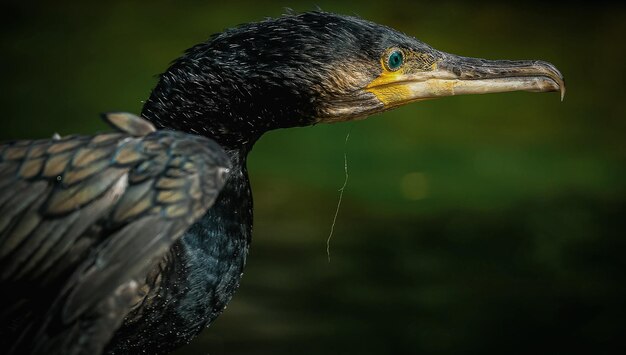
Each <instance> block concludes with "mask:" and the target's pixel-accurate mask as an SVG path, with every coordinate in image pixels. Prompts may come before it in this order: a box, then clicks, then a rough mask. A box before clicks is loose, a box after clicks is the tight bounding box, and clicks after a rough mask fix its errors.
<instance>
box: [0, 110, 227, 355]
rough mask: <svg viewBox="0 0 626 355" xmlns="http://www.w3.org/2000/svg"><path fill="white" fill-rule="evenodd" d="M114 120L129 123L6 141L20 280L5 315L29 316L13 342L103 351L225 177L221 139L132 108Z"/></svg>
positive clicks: (0, 236) (2, 180)
mask: <svg viewBox="0 0 626 355" xmlns="http://www.w3.org/2000/svg"><path fill="white" fill-rule="evenodd" d="M108 121H109V123H111V124H112V125H113V126H114V127H115V128H117V129H118V131H119V132H116V133H105V134H100V135H96V136H93V137H87V136H70V137H65V138H63V139H60V140H58V139H57V140H40V141H17V142H12V143H9V144H7V145H4V146H0V212H1V213H2V214H1V215H0V267H1V268H2V269H1V270H2V271H1V272H0V286H2V289H3V290H13V292H14V293H5V294H4V295H3V296H2V297H4V298H5V299H9V300H10V301H11V304H13V305H14V306H13V307H11V310H10V311H9V312H7V314H4V313H3V314H2V315H0V317H8V319H5V318H2V319H0V327H1V324H3V323H5V324H18V325H19V327H18V328H16V329H17V330H16V331H15V332H14V333H12V339H22V340H21V341H18V343H16V344H14V346H13V347H12V351H13V352H14V353H18V352H23V351H27V352H28V351H31V352H37V351H39V350H43V349H45V352H46V353H49V354H61V353H68V354H87V353H89V354H90V355H93V354H98V353H100V352H101V351H102V347H100V348H98V346H97V344H102V346H104V344H106V341H108V339H110V337H111V336H112V335H113V332H114V331H115V329H117V327H119V325H120V324H121V322H122V320H123V318H124V316H125V315H126V314H127V313H128V311H130V309H131V308H132V307H133V305H135V304H136V303H137V297H138V296H139V295H140V294H141V292H143V291H140V290H139V287H138V285H140V284H142V283H145V279H146V277H148V275H149V274H153V273H154V272H152V271H151V268H153V267H154V266H155V265H156V264H158V262H159V261H160V260H161V259H162V258H163V257H164V254H165V253H166V252H167V251H168V250H169V248H170V247H171V246H172V245H173V243H174V242H175V241H176V240H177V239H178V238H179V237H180V236H181V235H182V234H183V233H184V232H185V230H186V229H187V228H188V227H189V226H190V225H191V224H192V223H194V222H195V221H196V220H197V219H198V218H199V217H200V216H201V215H202V214H204V213H205V212H206V210H207V209H208V208H209V207H210V206H211V204H212V203H213V201H214V200H215V198H216V197H217V194H218V192H219V190H220V189H221V187H222V186H223V183H224V181H225V176H226V173H227V169H228V167H229V166H230V163H229V162H228V158H227V156H226V154H225V153H224V151H223V150H222V149H221V148H220V147H219V146H218V145H217V144H216V143H214V142H212V141H210V140H208V139H206V138H202V137H198V136H191V135H187V134H183V133H180V132H172V131H155V130H154V127H152V125H151V124H149V123H147V122H146V121H144V120H142V119H140V118H138V117H136V116H132V115H130V114H121V113H116V114H114V117H113V118H112V119H109V120H108ZM153 277H154V276H153ZM36 286H39V287H41V288H42V289H41V292H37V293H36V294H33V293H32V292H31V293H26V292H25V290H26V289H29V288H32V287H36ZM34 309H39V312H35V311H33V310H34ZM18 315H19V317H18ZM11 317H14V318H18V319H17V320H15V319H12V318H11ZM0 332H2V331H1V330H0ZM3 337H4V334H3ZM33 339H35V340H36V341H35V342H33Z"/></svg>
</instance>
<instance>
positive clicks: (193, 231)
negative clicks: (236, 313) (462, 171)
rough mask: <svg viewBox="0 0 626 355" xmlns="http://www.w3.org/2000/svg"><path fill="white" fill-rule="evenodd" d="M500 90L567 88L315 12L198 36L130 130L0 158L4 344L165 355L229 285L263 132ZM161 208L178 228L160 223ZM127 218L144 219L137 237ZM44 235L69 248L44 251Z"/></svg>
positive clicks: (197, 328)
mask: <svg viewBox="0 0 626 355" xmlns="http://www.w3.org/2000/svg"><path fill="white" fill-rule="evenodd" d="M509 91H530V92H552V91H557V92H560V93H561V100H562V99H563V95H564V94H565V83H564V79H563V76H562V75H561V73H560V72H559V71H558V69H557V68H556V67H555V66H554V65H553V64H551V63H549V62H545V61H541V60H487V59H480V58H470V57H464V56H459V55H454V54H450V53H446V52H443V51H440V50H437V49H435V48H433V47H431V46H430V45H428V44H426V43H424V42H421V41H419V40H418V39H416V38H414V37H412V36H410V35H407V34H404V33H401V32H399V31H396V30H394V29H392V28H390V27H387V26H384V25H380V24H376V23H373V22H370V21H368V20H365V19H362V18H359V17H356V16H346V15H339V14H334V13H330V12H324V11H321V10H317V11H309V12H303V13H295V12H289V13H287V14H284V15H282V16H279V17H276V18H267V19H264V20H261V21H258V22H252V23H247V24H242V25H239V26H236V27H233V28H230V29H227V30H224V31H223V32H221V33H218V34H215V35H213V36H211V37H210V38H209V39H208V40H207V41H205V42H203V43H200V44H197V45H195V46H193V47H191V48H189V49H188V50H187V51H186V52H185V53H184V54H183V55H182V56H181V57H180V58H178V59H176V60H175V61H174V62H172V64H171V65H170V66H169V67H168V68H167V70H166V71H165V72H164V73H162V74H161V75H160V76H159V78H158V82H157V84H156V87H155V88H154V89H153V91H152V92H151V94H150V96H149V98H148V99H147V100H146V102H145V104H144V106H143V109H142V112H141V117H137V116H133V115H131V114H126V113H112V114H109V115H105V116H104V117H105V120H107V121H108V122H110V123H112V125H113V126H114V128H116V130H117V131H118V132H116V133H102V134H98V135H95V136H93V137H85V136H70V137H67V138H61V139H60V140H59V138H56V139H52V140H41V141H17V142H13V143H8V144H6V145H3V146H2V147H1V148H0V196H1V198H0V209H1V211H3V214H2V215H0V265H2V268H1V269H0V270H1V276H2V279H1V280H0V282H1V284H2V289H3V294H4V295H3V296H2V297H3V298H4V299H3V305H4V306H3V307H5V309H4V310H3V311H2V313H1V315H0V332H1V334H2V338H3V339H9V344H7V345H6V346H4V348H5V349H9V351H8V353H15V354H17V353H20V354H22V353H46V354H88V353H89V354H92V355H93V354H101V353H106V354H127V353H140V352H141V353H148V354H165V353H168V352H170V351H172V350H174V349H176V348H178V347H180V346H182V345H184V344H187V343H189V342H190V341H191V340H192V339H193V338H194V337H195V336H196V335H197V334H198V333H200V332H201V331H202V330H203V329H204V328H206V327H207V326H209V325H210V324H211V323H212V322H213V321H214V320H215V319H216V318H217V317H218V316H219V315H220V314H221V313H222V311H223V310H224V309H225V307H226V305H227V304H228V302H229V301H230V299H231V298H232V297H233V294H234V293H235V291H236V289H237V288H238V286H239V283H240V280H241V277H242V275H243V270H244V266H245V264H246V258H247V254H248V250H249V247H250V244H251V241H252V222H253V208H252V204H253V199H252V191H251V187H250V182H249V179H248V172H247V167H246V162H247V157H248V153H249V152H250V151H251V149H252V148H253V146H254V144H255V142H256V141H257V140H258V139H259V138H260V137H261V136H262V135H263V134H264V133H266V132H268V131H271V130H276V129H282V128H291V127H299V126H311V125H316V124H321V123H335V122H344V121H352V120H359V119H364V118H366V117H368V116H371V115H373V114H376V113H380V112H383V111H387V110H391V109H394V108H396V107H399V106H403V105H406V104H409V103H412V102H417V101H422V100H429V99H435V98H440V97H446V96H454V95H462V94H485V93H496V92H509ZM177 149H178V150H177ZM44 151H45V153H42V152H44ZM57 151H58V153H57ZM190 152H191V153H190ZM42 154H43V155H42ZM53 160H54V162H52V161H53ZM120 160H121V161H120ZM166 161H167V163H166ZM172 161H175V162H174V163H171V162H172ZM190 162H193V163H192V165H193V166H187V165H189V164H190ZM168 164H169V165H168ZM198 164H200V165H202V167H199V166H198ZM49 169H52V170H50V171H49ZM168 169H173V171H174V173H168V172H167V171H169V170H168ZM57 174H58V175H57ZM89 174H92V175H89ZM170 175H172V176H170ZM57 178H58V179H59V180H58V181H57V180H56V179H57ZM68 180H69V181H68ZM42 181H44V182H42ZM198 184H199V185H200V186H199V187H198ZM183 185H184V186H185V188H181V187H180V186H183ZM172 190H173V191H172ZM103 191H106V192H103ZM99 193H105V194H108V195H107V196H106V198H107V199H108V202H105V204H106V206H102V205H101V202H100V201H101V199H97V198H95V196H96V195H98V194H99ZM109 195H110V196H109ZM178 199H183V201H185V202H187V203H188V205H186V207H184V208H182V207H181V208H182V210H177V207H174V205H173V203H174V202H173V201H178ZM199 201H201V202H199ZM170 202H171V203H170ZM191 205H193V206H194V207H190V206H191ZM16 206H17V207H16ZM115 206H118V207H115ZM119 206H122V207H119ZM170 208H171V209H172V212H171V213H173V214H175V215H176V216H179V218H180V219H181V220H177V219H176V218H175V220H176V221H175V222H172V223H174V226H169V227H164V223H167V222H166V220H167V218H168V214H169V213H170V212H168V211H169V210H168V209H170ZM120 209H121V211H120ZM94 210H95V211H101V210H106V212H103V213H104V217H102V218H100V219H98V218H99V217H98V216H96V215H94ZM137 211H141V212H137ZM7 213H8V214H7ZM142 213H149V217H148V218H149V219H148V220H147V222H144V223H141V224H137V218H136V217H135V216H137V215H139V216H142ZM119 215H121V216H122V217H119ZM77 223H80V224H81V227H83V228H82V229H81V232H74V228H75V225H76V224H77ZM116 223H122V224H123V225H124V227H120V226H121V225H120V226H118V227H117V228H118V229H115V228H113V227H112V226H117V224H116ZM124 223H126V224H124ZM85 228H86V229H85ZM120 228H121V229H120ZM40 229H41V231H40ZM123 232H126V233H123ZM77 233H78V234H80V235H78V234H77ZM120 233H121V234H122V236H120ZM70 236H71V238H72V241H66V240H65V239H69V238H70ZM57 239H59V240H62V241H63V242H64V243H69V244H64V245H63V248H60V247H58V246H57V245H56V244H55V245H53V246H51V245H52V244H54V243H55V241H56V240H57ZM72 243H73V244H72ZM151 243H156V244H157V245H152V244H151ZM60 249H63V250H60ZM50 253H54V255H48V254H50ZM60 258H61V259H60ZM7 290H8V291H7ZM33 290H35V291H33ZM7 299H8V301H9V302H10V303H7ZM7 304H10V306H9V307H6V305H7Z"/></svg>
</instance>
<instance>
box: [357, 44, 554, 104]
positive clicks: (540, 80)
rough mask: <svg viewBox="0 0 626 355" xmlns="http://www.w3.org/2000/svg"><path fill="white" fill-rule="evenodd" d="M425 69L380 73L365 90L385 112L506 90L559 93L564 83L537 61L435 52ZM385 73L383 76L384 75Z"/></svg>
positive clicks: (550, 66) (551, 68) (547, 66)
mask: <svg viewBox="0 0 626 355" xmlns="http://www.w3.org/2000/svg"><path fill="white" fill-rule="evenodd" d="M436 57H437V59H436V60H434V61H433V63H432V65H431V66H430V67H429V68H419V69H415V68H411V63H406V65H407V68H404V70H400V71H398V72H393V73H383V75H381V76H380V77H378V78H376V79H374V80H373V81H372V82H371V83H370V84H369V85H368V86H367V87H366V90H367V91H368V92H370V93H372V94H374V95H375V96H376V97H377V98H378V99H379V100H380V101H381V102H382V103H383V104H384V106H385V108H386V109H388V108H392V107H395V106H399V105H404V104H406V103H409V102H413V101H420V100H427V99H433V98H437V97H444V96H454V95H463V94H488V93H497V92H508V91H531V92H548V91H560V93H561V101H562V100H563V97H564V96H565V82H564V81H563V76H562V75H561V73H560V72H559V71H558V70H557V69H556V67H555V66H554V65H552V64H550V63H548V62H544V61H540V60H516V61H513V60H486V59H479V58H469V57H462V56H457V55H453V54H448V53H443V52H437V56H436ZM385 74H386V75H385Z"/></svg>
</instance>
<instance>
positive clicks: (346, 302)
mask: <svg viewBox="0 0 626 355" xmlns="http://www.w3.org/2000/svg"><path fill="white" fill-rule="evenodd" d="M593 5H594V6H593V7H592V6H589V7H583V6H581V5H567V6H564V5H550V4H547V3H545V2H538V1H526V2H521V1H520V2H515V3H506V2H496V1H493V2H472V3H463V2H449V1H439V2H432V1H422V2H403V1H393V2H369V3H368V2H364V1H353V2H344V3H341V4H337V3H336V2H332V1H314V2H313V1H311V2H302V3H300V2H298V3H294V2H290V1H273V2H253V1H243V2H242V1H234V0H233V1H223V2H221V3H219V4H210V3H209V2H204V1H184V2H183V1H146V2H135V1H107V2H97V3H96V2H94V3H91V4H90V3H87V2H80V3H79V2H74V3H71V4H63V3H61V2H49V3H48V4H39V5H35V4H32V3H28V4H26V5H25V4H20V3H18V2H13V3H11V2H5V3H4V4H3V5H1V6H2V10H1V12H2V13H3V17H4V18H3V21H2V24H1V26H2V31H1V33H0V46H1V47H0V48H1V54H2V61H1V63H2V65H1V70H2V78H1V80H0V88H1V91H0V92H1V95H0V105H1V107H2V109H3V112H2V114H1V115H0V117H1V118H0V120H1V121H0V122H1V124H0V139H1V140H6V139H14V138H34V137H50V136H51V135H52V133H54V132H59V133H60V134H62V135H64V134H69V133H84V134H88V133H93V132H96V131H99V130H104V129H106V127H105V126H104V125H103V124H102V123H101V122H100V121H99V119H98V115H97V114H98V113H99V112H103V111H112V110H125V111H132V112H139V111H140V108H141V102H142V100H143V99H145V98H146V97H147V96H148V94H149V92H150V90H151V88H152V87H153V86H154V85H155V83H156V79H155V75H156V74H158V73H160V72H162V71H163V70H165V68H166V67H167V65H168V63H169V62H170V61H172V60H173V59H175V58H176V57H178V56H179V55H180V54H181V53H182V51H183V50H185V49H186V48H188V47H190V46H192V45H193V44H195V43H198V42H201V41H204V40H205V39H207V38H208V37H209V35H210V34H212V33H214V32H219V31H221V30H222V29H224V28H227V27H230V26H234V25H236V24H239V23H244V22H250V21H257V20H261V19H263V18H264V17H267V16H271V17H274V16H279V15H280V14H281V13H283V12H284V7H291V8H294V9H296V10H300V11H302V10H311V9H315V8H316V7H317V6H319V7H321V8H322V9H324V10H326V11H333V12H338V13H343V14H357V15H359V16H361V17H364V18H366V19H369V20H372V21H375V22H378V23H382V24H385V25H389V26H392V27H394V28H396V29H399V30H401V31H403V32H406V33H408V34H411V35H414V36H416V37H417V38H419V39H421V40H423V41H425V42H427V43H429V44H431V45H432V46H434V47H435V48H438V49H441V50H444V51H447V52H451V53H456V54H461V55H467V56H477V57H483V58H490V59H543V60H547V61H550V62H552V63H554V64H556V66H557V67H558V68H559V69H560V70H561V71H562V72H563V74H564V76H565V80H566V83H567V87H568V91H567V95H566V97H565V101H564V102H562V103H561V102H559V99H558V94H532V93H508V94H494V95H485V96H480V95H479V96H466V97H454V98H446V99H441V100H433V101H427V102H422V103H417V104H413V105H410V106H408V107H404V108H400V109H398V110H395V111H392V112H388V113H385V114H381V115H378V116H376V117H373V118H371V119H369V120H366V121H361V122H356V123H345V124H335V125H321V126H316V127H309V128H298V129H289V130H281V131H276V132H271V133H269V134H267V135H266V136H264V137H263V138H262V139H261V140H260V142H259V143H258V144H257V145H256V147H255V149H254V150H253V152H252V153H251V156H250V159H249V165H250V175H251V179H252V184H253V189H254V195H255V226H254V242H253V246H252V250H251V252H250V255H249V258H248V265H247V269H246V274H245V276H244V278H243V281H242V285H241V288H240V290H239V291H238V293H237V294H236V295H235V298H234V299H233V301H232V302H231V303H230V305H229V307H228V309H227V311H226V312H225V313H224V314H223V315H222V316H221V317H220V318H219V319H218V320H217V322H215V323H214V325H212V326H211V328H209V329H208V330H207V331H205V332H204V333H203V334H202V335H201V336H200V337H199V338H197V339H196V340H195V341H194V342H193V343H192V344H190V345H189V346H187V347H185V348H183V349H181V350H180V351H179V352H177V354H207V353H210V354H212V355H215V354H355V353H358V354H413V353H421V354H488V353H496V354H499V353H507V354H529V353H533V354H537V353H539V354H543V353H555V354H572V353H588V354H607V353H612V352H613V353H626V352H621V351H625V350H626V349H625V348H626V346H625V344H626V340H625V337H626V327H625V326H624V319H626V282H625V281H626V279H625V278H624V273H625V271H626V262H625V260H626V258H625V257H624V255H623V254H624V251H625V250H626V235H625V234H626V233H625V231H626V228H625V227H626V221H625V217H626V216H625V213H624V211H625V210H624V208H626V184H625V182H624V176H625V173H626V165H625V163H626V134H625V133H626V115H625V112H624V111H625V109H624V99H626V98H625V97H624V90H623V82H624V79H625V78H626V75H625V66H624V63H626V46H625V44H624V35H625V34H626V8H625V7H623V6H617V5H612V4H610V3H598V2H594V4H593ZM348 132H351V135H350V140H349V141H348V143H347V145H344V140H345V137H346V134H347V133H348ZM344 153H346V154H347V156H348V164H349V174H350V178H349V181H348V186H347V188H346V191H345V195H344V199H343V205H342V206H341V209H340V211H339V216H338V219H337V224H336V228H335V233H334V236H333V239H332V241H331V249H330V250H331V257H332V259H331V262H330V263H329V262H328V261H327V256H326V238H327V237H328V233H329V230H330V227H331V222H332V217H333V215H334V213H335V206H336V204H337V199H338V191H337V189H338V188H340V187H341V185H342V183H343V179H344V172H343V164H344ZM618 349H619V350H618Z"/></svg>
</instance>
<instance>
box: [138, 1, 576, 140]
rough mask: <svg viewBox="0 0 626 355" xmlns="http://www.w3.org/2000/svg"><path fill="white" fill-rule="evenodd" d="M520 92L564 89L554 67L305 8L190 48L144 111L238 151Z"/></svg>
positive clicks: (159, 120)
mask: <svg viewBox="0 0 626 355" xmlns="http://www.w3.org/2000/svg"><path fill="white" fill-rule="evenodd" d="M518 90H523V91H535V92H544V91H560V92H561V96H563V94H564V92H565V86H564V82H563V77H562V76H561V74H560V73H559V71H558V70H557V69H556V68H555V67H554V66H553V65H552V64H550V63H547V62H543V61H536V60H523V61H507V60H485V59H476V58H468V57H461V56H457V55H453V54H448V53H444V52H441V51H438V50H436V49H434V48H432V47H430V46H429V45H427V44H425V43H423V42H420V41H419V40H417V39H415V38H413V37H410V36H407V35H405V34H403V33H400V32H398V31H395V30H393V29H391V28H389V27H386V26H382V25H378V24H375V23H372V22H369V21H365V20H363V19H359V18H355V17H349V16H341V15H335V14H330V13H325V12H307V13H302V14H293V15H285V16H283V17H280V18H277V19H268V20H265V21H262V22H258V23H251V24H245V25H242V26H239V27H237V28H234V29H229V30H226V31H224V32H222V33H220V34H217V35H215V36H213V37H212V38H211V39H210V40H208V41H207V42H205V43H202V44H199V45H197V46H195V47H192V48H191V49H189V50H188V51H187V52H186V54H185V55H184V56H183V57H181V58H179V59H178V60H176V61H175V62H174V63H173V64H172V65H171V67H170V68H169V69H168V70H167V71H166V72H165V73H164V74H163V75H162V76H161V78H160V81H159V84H158V85H157V87H156V88H155V90H154V91H153V93H152V95H151V97H150V99H149V100H148V101H147V103H146V105H145V106H144V111H143V115H144V116H146V117H147V118H149V119H150V120H152V121H153V122H154V123H155V124H157V126H161V127H165V128H171V129H178V130H183V131H188V132H193V133H197V134H203V135H207V136H209V137H212V138H214V139H216V140H217V141H218V142H219V143H220V144H222V145H224V146H225V147H226V148H227V149H238V148H240V147H242V146H243V147H245V146H251V144H252V143H254V141H256V139H257V138H258V137H259V136H260V135H261V134H263V133H264V132H267V131H269V130H272V129H277V128H285V127H294V126H306V125H312V124H316V123H321V122H339V121H348V120H354V119H358V118H363V117H366V116H369V115H372V114H374V113H377V112H381V111H385V110H389V109H391V108H394V107H398V106H401V105H404V104H407V103H410V102H414V101H420V100H425V99H432V98H437V97H443V96H452V95H460V94H483V93H494V92H505V91H518Z"/></svg>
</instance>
